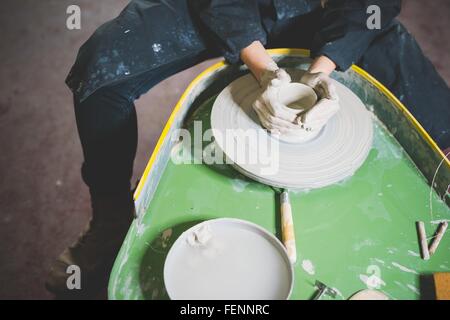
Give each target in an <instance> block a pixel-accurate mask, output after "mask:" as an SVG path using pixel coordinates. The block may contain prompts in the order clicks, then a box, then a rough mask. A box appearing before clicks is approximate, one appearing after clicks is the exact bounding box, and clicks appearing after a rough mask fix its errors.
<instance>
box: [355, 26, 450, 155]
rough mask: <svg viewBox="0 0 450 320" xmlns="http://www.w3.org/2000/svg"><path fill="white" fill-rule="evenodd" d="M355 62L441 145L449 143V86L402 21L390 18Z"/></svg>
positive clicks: (448, 145) (448, 144) (446, 146)
mask: <svg viewBox="0 0 450 320" xmlns="http://www.w3.org/2000/svg"><path fill="white" fill-rule="evenodd" d="M358 65H359V66H361V67H362V68H363V69H364V70H366V71H367V72H369V73H370V74H371V75H372V76H374V77H375V78H376V79H377V80H378V81H380V82H381V83H382V84H383V85H385V86H386V87H387V88H388V89H389V90H391V91H392V93H394V94H395V96H396V97H397V98H399V99H400V101H401V102H402V103H403V104H404V105H405V106H406V107H407V108H408V110H409V111H411V113H412V114H413V115H414V116H415V117H416V119H417V120H418V121H419V122H420V123H421V124H422V126H423V127H424V128H425V130H427V131H428V133H429V134H430V135H431V137H432V138H433V139H434V140H435V141H436V142H437V144H438V145H439V146H440V147H441V148H442V149H445V148H448V147H450V90H449V88H448V86H447V84H446V83H445V81H444V80H443V79H442V78H441V77H440V76H439V74H438V73H437V71H436V69H435V68H434V66H433V65H432V63H431V62H430V61H429V60H428V59H427V58H426V57H425V56H424V54H423V52H422V50H421V49H420V47H419V45H418V44H417V42H416V40H415V39H414V37H413V36H412V35H410V34H409V33H408V31H407V30H406V29H405V27H403V25H401V24H400V23H399V22H397V21H394V23H393V25H392V26H391V27H390V28H389V29H388V30H387V31H386V32H385V33H384V34H382V35H381V36H380V37H378V38H377V39H376V40H375V41H374V42H373V43H372V44H371V45H370V47H369V49H368V50H367V51H366V53H365V54H364V55H363V58H362V59H361V61H359V62H358Z"/></svg>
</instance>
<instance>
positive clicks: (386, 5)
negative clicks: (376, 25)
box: [312, 0, 401, 70]
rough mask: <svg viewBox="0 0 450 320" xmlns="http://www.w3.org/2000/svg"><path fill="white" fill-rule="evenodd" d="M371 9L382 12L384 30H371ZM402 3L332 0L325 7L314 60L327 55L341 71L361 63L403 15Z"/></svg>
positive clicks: (314, 45)
mask: <svg viewBox="0 0 450 320" xmlns="http://www.w3.org/2000/svg"><path fill="white" fill-rule="evenodd" d="M369 5H377V6H378V7H379V8H380V9H381V10H380V11H381V14H380V18H381V19H380V20H381V28H380V29H373V30H370V29H369V28H368V27H367V19H368V18H369V17H370V15H371V14H369V13H367V8H368V6H369ZM400 7H401V0H329V1H328V2H327V4H326V6H325V9H324V14H323V17H322V20H321V22H320V28H319V30H318V32H317V33H316V35H315V37H314V41H313V45H312V54H313V56H314V57H316V56H321V55H325V56H327V57H329V58H330V59H331V60H333V61H334V63H336V65H337V67H338V70H347V69H348V68H349V67H350V66H351V65H352V64H354V63H357V62H358V61H359V60H360V59H361V57H362V55H363V54H364V52H365V51H366V50H367V48H368V47H369V45H370V44H371V43H372V41H373V40H374V39H375V38H376V37H377V36H378V35H379V34H380V33H382V32H383V31H384V30H385V29H386V27H387V26H389V24H390V23H391V22H392V20H393V19H394V18H395V17H396V16H397V15H398V13H399V12H400Z"/></svg>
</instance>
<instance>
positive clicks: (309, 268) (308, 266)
mask: <svg viewBox="0 0 450 320" xmlns="http://www.w3.org/2000/svg"><path fill="white" fill-rule="evenodd" d="M302 268H303V270H305V271H306V272H307V273H308V274H310V275H314V274H315V273H316V269H315V268H314V265H313V263H312V262H311V260H303V261H302Z"/></svg>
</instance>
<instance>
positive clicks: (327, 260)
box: [109, 99, 450, 299]
mask: <svg viewBox="0 0 450 320" xmlns="http://www.w3.org/2000/svg"><path fill="white" fill-rule="evenodd" d="M213 102H214V99H210V100H208V101H207V102H206V103H205V104H204V105H202V106H201V107H200V108H199V109H198V110H197V111H196V112H195V113H194V114H193V115H192V116H191V119H190V120H202V121H203V129H204V130H205V129H208V128H209V117H210V111H211V107H212V103H213ZM187 126H188V128H189V129H190V130H192V121H188V123H187ZM185 151H186V150H185ZM188 153H189V152H188ZM290 196H291V203H292V210H293V215H294V223H295V234H296V242H297V253H298V261H297V263H296V265H295V287H294V290H293V293H292V296H291V298H292V299H310V298H311V296H312V295H313V294H314V293H315V288H314V282H315V280H320V281H321V282H323V283H325V284H327V285H329V286H330V287H333V288H335V289H337V291H338V296H337V297H336V299H347V298H349V297H350V296H351V295H352V294H354V293H355V292H357V291H358V290H361V289H366V288H367V287H368V286H367V283H368V284H369V286H372V287H378V288H379V290H381V291H382V292H384V293H385V294H387V295H388V296H389V297H390V298H391V299H418V298H420V296H421V294H422V297H423V290H424V287H423V285H422V284H423V280H424V279H426V276H427V275H429V274H431V273H433V272H443V271H450V237H449V236H445V237H444V238H443V240H442V242H441V245H440V247H439V249H438V251H437V252H436V254H435V255H434V256H433V257H432V258H431V260H429V261H424V260H422V259H421V258H420V255H419V247H418V240H417V233H416V227H415V221H417V220H422V221H425V224H426V228H427V233H428V236H429V237H432V235H433V233H434V231H435V229H436V227H437V224H436V220H439V219H449V218H450V209H449V208H448V207H447V206H446V205H445V204H444V203H443V202H442V201H441V200H440V199H439V198H438V197H437V196H436V194H435V193H434V191H432V196H431V198H432V200H431V201H432V209H433V214H432V215H431V214H430V200H429V199H430V187H429V186H428V185H427V183H426V181H425V180H424V178H423V177H422V175H421V174H420V172H419V171H418V169H417V168H416V167H415V166H414V164H413V163H412V161H411V160H410V159H409V158H408V156H407V155H406V154H405V153H404V151H403V149H402V148H401V146H400V145H399V144H398V143H397V141H396V140H395V139H394V138H393V137H392V136H391V135H390V134H389V133H388V131H387V130H386V129H385V128H384V127H383V126H382V125H380V124H379V122H378V121H377V120H374V142H373V147H372V149H371V151H370V154H369V155H368V158H367V159H366V161H365V163H364V164H363V166H362V167H361V168H360V169H359V170H358V171H357V172H356V173H355V174H354V175H353V176H352V177H350V178H348V179H347V180H346V181H343V182H341V183H339V184H336V185H332V186H329V187H325V188H322V189H316V190H310V191H303V192H294V191H291V192H290ZM278 197H279V195H278V194H277V192H276V191H275V190H273V189H272V188H271V187H268V186H264V185H261V184H259V183H257V182H254V181H252V180H249V179H247V178H246V177H244V176H243V175H241V174H239V173H238V172H237V171H235V170H234V169H233V168H232V167H231V166H229V165H214V166H208V165H204V164H197V165H193V164H178V165H177V164H174V163H173V162H172V161H169V163H168V164H167V167H166V169H165V172H164V174H163V176H162V179H161V181H160V183H159V185H158V188H157V190H156V193H155V195H154V198H153V199H152V201H151V204H150V206H149V208H148V212H147V214H146V215H145V216H144V218H143V219H142V220H137V221H135V223H134V224H133V226H132V229H131V230H130V232H129V237H128V238H127V241H126V242H125V244H124V248H122V252H121V256H119V258H118V262H116V266H115V269H114V270H113V275H112V281H111V283H110V287H109V296H110V298H113V299H166V298H168V297H167V294H166V292H165V289H164V281H163V272H162V271H163V266H164V258H165V256H166V254H167V252H168V250H169V249H170V246H171V244H172V243H173V242H174V241H175V240H176V238H177V236H178V235H179V234H181V233H182V232H183V231H184V230H186V229H187V228H189V227H190V226H192V225H194V224H195V223H197V222H200V221H203V220H206V219H212V218H218V217H234V218H240V219H245V220H248V221H251V222H254V223H257V224H259V225H261V226H262V227H264V228H266V229H267V230H269V231H270V232H272V233H274V234H276V235H278V236H279V202H278ZM433 221H434V222H433ZM242 245H243V246H244V245H245V244H242ZM130 248H132V250H129V249H130ZM311 265H312V266H313V267H314V268H311ZM261 267H264V266H261ZM304 267H305V268H304ZM324 299H327V297H325V298H324Z"/></svg>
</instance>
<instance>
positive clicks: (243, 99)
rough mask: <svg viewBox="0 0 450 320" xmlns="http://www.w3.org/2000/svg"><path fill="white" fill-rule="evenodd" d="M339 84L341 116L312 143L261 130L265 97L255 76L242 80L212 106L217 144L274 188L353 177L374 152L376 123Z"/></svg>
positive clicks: (235, 162) (302, 186) (308, 186)
mask: <svg viewBox="0 0 450 320" xmlns="http://www.w3.org/2000/svg"><path fill="white" fill-rule="evenodd" d="M293 78H294V77H293ZM294 79H295V78H294ZM333 81H334V80H333ZM334 82H335V85H336V89H337V93H338V96H339V99H340V106H341V108H340V110H339V112H338V113H337V114H336V115H335V116H334V117H333V118H332V119H331V120H330V121H329V122H328V123H327V124H326V126H325V127H324V128H323V129H322V130H321V132H319V133H318V134H317V136H315V137H314V138H313V139H312V140H310V141H308V142H303V143H288V142H282V141H280V140H279V139H276V138H274V137H273V136H271V134H270V133H268V132H267V131H266V130H265V129H263V128H262V127H261V125H260V123H259V119H258V117H257V115H256V113H255V112H254V111H253V108H252V103H253V102H254V101H255V100H256V98H257V97H259V96H260V94H261V89H260V87H259V85H258V83H257V82H256V80H255V79H254V78H253V76H252V75H251V74H248V75H245V76H243V77H241V78H238V79H237V80H235V81H233V82H232V83H231V84H229V85H228V86H227V87H226V88H225V89H224V90H223V91H222V92H221V93H220V94H219V96H218V97H217V99H216V100H215V102H214V105H213V109H212V112H211V128H212V130H213V134H214V138H215V141H216V145H217V146H218V147H219V148H220V149H221V150H222V151H223V152H224V154H225V155H226V157H227V161H228V163H232V164H233V165H234V166H235V168H236V169H237V170H238V171H240V172H241V173H243V174H244V175H246V176H248V177H250V178H252V179H254V180H256V181H259V182H262V183H264V184H268V185H271V186H276V187H286V188H291V189H311V188H319V187H323V186H327V185H330V184H333V183H336V182H339V181H341V180H343V179H345V178H347V177H349V176H351V175H353V173H354V172H355V171H356V170H357V169H358V168H359V167H360V166H361V165H362V164H363V162H364V160H365V159H366V157H367V155H368V153H369V150H370V148H371V145H372V136H373V127H372V119H371V115H370V113H369V112H368V111H367V109H366V108H365V106H364V104H363V103H362V102H361V100H360V99H359V98H358V97H357V96H356V95H355V94H354V93H353V92H352V91H351V90H350V89H348V88H347V87H345V86H344V85H342V84H340V83H339V82H337V81H334Z"/></svg>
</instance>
